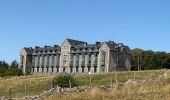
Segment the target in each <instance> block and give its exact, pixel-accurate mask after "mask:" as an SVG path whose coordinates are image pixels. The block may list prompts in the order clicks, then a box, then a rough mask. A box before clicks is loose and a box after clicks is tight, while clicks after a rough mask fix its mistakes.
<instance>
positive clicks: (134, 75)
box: [133, 72, 136, 81]
mask: <svg viewBox="0 0 170 100" xmlns="http://www.w3.org/2000/svg"><path fill="white" fill-rule="evenodd" d="M133 79H134V81H135V80H136V73H135V72H134V73H133Z"/></svg>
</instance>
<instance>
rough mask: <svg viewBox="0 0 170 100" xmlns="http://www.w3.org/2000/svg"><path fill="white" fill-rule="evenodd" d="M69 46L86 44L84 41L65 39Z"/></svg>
mask: <svg viewBox="0 0 170 100" xmlns="http://www.w3.org/2000/svg"><path fill="white" fill-rule="evenodd" d="M66 40H67V41H68V42H69V43H70V44H71V45H79V44H87V42H85V41H79V40H73V39H66Z"/></svg>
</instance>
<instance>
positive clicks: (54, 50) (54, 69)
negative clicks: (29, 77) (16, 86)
mask: <svg viewBox="0 0 170 100" xmlns="http://www.w3.org/2000/svg"><path fill="white" fill-rule="evenodd" d="M19 67H20V68H22V69H23V72H24V74H36V73H107V72H112V71H129V70H130V69H131V52H130V49H129V47H128V46H125V45H123V44H117V43H115V42H113V41H108V42H96V43H95V44H88V43H87V42H84V41H78V40H72V39H66V40H65V41H64V43H63V44H62V45H61V46H59V45H54V46H44V47H38V46H36V47H35V48H31V47H30V48H23V49H22V50H21V52H20V65H19Z"/></svg>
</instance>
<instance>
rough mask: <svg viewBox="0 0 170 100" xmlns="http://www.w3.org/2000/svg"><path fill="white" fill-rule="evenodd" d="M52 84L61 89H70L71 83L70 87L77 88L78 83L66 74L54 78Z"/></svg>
mask: <svg viewBox="0 0 170 100" xmlns="http://www.w3.org/2000/svg"><path fill="white" fill-rule="evenodd" d="M54 82H55V84H56V85H58V86H59V87H61V88H68V87H70V83H71V87H75V86H78V81H77V80H76V79H75V78H74V77H73V76H72V75H68V74H64V75H59V76H57V77H56V78H54Z"/></svg>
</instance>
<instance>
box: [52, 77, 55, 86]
mask: <svg viewBox="0 0 170 100" xmlns="http://www.w3.org/2000/svg"><path fill="white" fill-rule="evenodd" d="M51 88H55V82H54V79H53V80H52V83H51Z"/></svg>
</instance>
